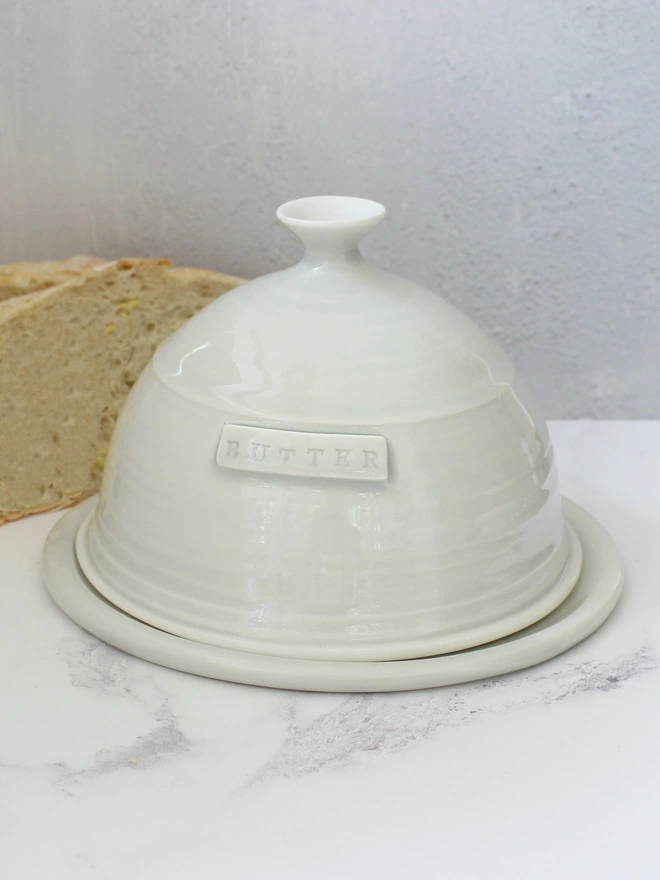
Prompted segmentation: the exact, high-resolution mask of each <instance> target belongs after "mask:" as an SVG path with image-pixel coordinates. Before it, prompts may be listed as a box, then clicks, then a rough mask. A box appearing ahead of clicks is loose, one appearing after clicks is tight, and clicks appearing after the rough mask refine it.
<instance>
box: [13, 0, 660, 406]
mask: <svg viewBox="0 0 660 880" xmlns="http://www.w3.org/2000/svg"><path fill="white" fill-rule="evenodd" d="M659 59H660V5H659V4H658V3H657V2H653V0H629V2H627V3H620V2H618V3H617V2H613V0H600V2H598V0H597V2H586V0H563V2H562V0H499V2H498V0H461V2H460V3H459V2H452V3H440V2H436V0H407V2H392V0H353V2H348V0H336V2H321V0H317V2H313V0H272V2H267V0H263V2H254V0H235V2H230V0H221V2H217V0H215V2H212V0H95V2H91V0H68V2H65V0H23V2H17V0H0V260H2V261H9V260H17V259H39V258H45V257H52V256H65V255H68V254H71V253H75V252H93V253H97V254H100V255H103V256H107V257H116V256H119V255H130V254H146V255H164V256H169V257H171V258H173V259H174V260H176V261H177V262H181V263H193V264H199V265H207V266H210V267H214V268H219V269H223V270H225V271H228V272H232V273H237V274H245V275H256V274H260V273H263V272H266V271H269V270H272V269H274V268H278V267H281V266H284V265H286V264H287V263H289V262H291V261H292V260H293V259H294V258H295V256H296V255H297V253H298V251H297V246H296V244H295V242H294V241H293V239H291V238H290V237H289V236H288V234H287V233H286V232H285V231H284V230H281V229H280V228H279V227H278V225H277V224H276V221H275V219H274V212H275V209H276V207H277V206H278V205H279V204H280V203H281V202H283V201H285V200H287V199H289V198H294V197H299V196H302V195H314V194H327V193H336V194H350V195H364V196H368V197H370V198H374V199H376V200H378V201H381V202H383V203H384V204H385V205H386V206H387V208H388V210H389V217H388V219H387V220H386V222H385V223H384V224H383V225H382V226H380V227H379V228H378V229H377V230H376V231H374V232H373V233H372V234H371V236H370V237H369V239H367V242H366V245H365V252H366V253H367V254H368V255H369V256H371V257H374V258H376V259H377V260H378V261H379V262H380V263H381V264H382V265H383V266H384V267H386V268H389V269H391V270H393V271H396V272H399V273H401V274H404V275H407V276H408V277H411V278H413V279H415V280H416V281H419V282H421V283H423V284H426V285H427V286H430V287H432V288H433V289H435V290H438V291H439V292H441V293H442V294H443V295H444V296H446V297H448V298H449V299H450V300H452V301H453V302H454V303H456V304H458V305H459V306H460V307H461V308H462V309H464V310H465V311H467V312H468V313H470V314H471V315H472V316H473V317H475V318H476V319H477V321H479V322H480V323H481V325H482V326H483V327H484V328H486V329H487V330H489V331H490V332H491V333H494V334H495V335H496V336H497V337H498V339H499V340H500V341H501V342H502V344H503V345H504V346H505V347H506V348H507V350H508V351H509V352H510V353H511V354H512V355H513V357H514V360H515V361H516V362H517V364H518V366H519V368H520V370H521V371H522V373H523V375H525V376H526V378H527V380H528V381H529V383H530V384H531V386H532V387H533V388H534V390H535V391H536V393H537V395H538V396H539V398H540V402H541V405H542V406H543V407H544V409H545V412H546V413H547V415H549V416H550V415H552V416H591V415H595V416H660V306H659V304H658V296H659V294H658V289H659V273H660V235H659V233H660V153H659V146H658V145H659V144H660V60H659Z"/></svg>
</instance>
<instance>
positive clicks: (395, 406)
mask: <svg viewBox="0 0 660 880" xmlns="http://www.w3.org/2000/svg"><path fill="white" fill-rule="evenodd" d="M277 216H278V218H279V219H280V221H281V222H282V223H283V224H284V225H285V226H286V227H287V228H288V229H290V230H291V231H292V232H294V233H295V234H296V235H297V236H298V238H299V239H300V240H301V241H302V243H303V245H304V246H305V254H304V256H303V258H302V260H301V261H300V262H299V263H298V264H297V265H295V266H293V267H291V268H289V269H285V270H283V271H281V272H275V273H274V274H271V275H267V276H265V277H263V278H258V279H256V280H254V281H250V282H248V283H247V284H245V285H242V286H241V287H240V288H237V289H236V290H234V291H230V292H229V293H226V294H225V295H223V296H222V297H220V298H219V299H218V300H217V301H216V302H214V303H212V304H211V305H210V306H209V307H207V308H206V309H204V310H203V311H202V312H200V313H199V314H198V315H197V316H196V317H194V318H193V319H192V320H191V321H189V322H188V323H187V324H186V325H185V326H184V327H183V328H182V329H181V330H180V331H179V332H178V333H176V334H175V335H174V336H173V337H172V338H171V339H169V340H168V341H166V342H165V343H164V344H163V345H162V346H161V347H160V349H159V350H158V352H157V353H156V356H155V358H154V367H155V369H156V372H157V373H158V375H159V376H160V378H161V380H162V381H164V382H165V383H166V384H167V385H169V386H170V387H171V388H172V389H174V390H175V391H176V392H177V393H178V394H181V395H183V396H186V397H189V398H192V399H194V400H198V401H201V402H203V403H205V404H207V405H209V406H214V407H222V408H225V409H230V410H232V411H235V412H236V413H238V414H241V415H243V416H244V417H246V418H250V417H259V418H263V417H267V418H270V419H276V420H277V419H283V420H287V421H289V422H296V421H301V422H308V421H309V420H310V417H311V418H313V421H314V422H318V423H322V424H327V425H333V424H352V425H361V424H387V423H389V422H392V421H396V422H402V421H403V422H405V421H418V420H423V419H427V418H435V417H438V416H443V415H449V414H452V413H457V412H461V411H463V410H466V409H471V408H474V407H476V406H479V405H481V404H484V403H486V402H488V401H490V400H493V399H494V398H496V397H499V396H500V395H501V394H502V393H503V392H504V391H506V390H507V389H508V388H510V386H511V384H512V382H513V379H514V368H513V365H512V364H511V362H510V360H509V359H508V357H507V356H506V355H505V354H504V352H502V351H501V350H500V349H499V348H498V347H497V346H496V345H495V344H494V343H493V342H491V340H490V339H489V338H488V337H487V336H486V334H485V333H483V332H482V331H481V330H480V329H479V327H477V325H476V324H474V323H473V322H472V321H471V320H470V319H469V318H467V317H466V316H465V315H463V314H462V313H461V312H459V311H458V310H457V309H455V308H454V307H453V306H451V305H450V304H449V303H447V302H445V301H444V300H443V299H441V298H440V297H439V296H437V295H436V294H434V293H432V292H431V291H429V290H427V289H425V288H423V287H420V286H419V285H417V284H414V283H412V282H410V281H406V280H404V279H402V278H399V277H397V276H395V275H392V274H390V273H388V272H385V271H383V270H382V269H379V268H377V267H376V266H374V265H372V264H371V263H369V262H368V261H367V260H365V259H364V258H363V257H362V255H361V254H360V252H359V250H358V242H359V240H360V238H361V237H362V236H363V235H364V234H365V233H366V232H368V231H369V230H370V229H371V228H372V227H373V226H374V225H375V224H376V223H378V222H379V221H380V220H382V218H383V217H384V216H385V209H384V208H383V206H382V205H380V204H378V203H377V202H372V201H369V200H366V199H358V198H344V197H336V196H324V197H316V198H306V199H298V200H296V201H292V202H287V204H285V205H283V206H282V207H281V208H280V209H279V211H278V213H277Z"/></svg>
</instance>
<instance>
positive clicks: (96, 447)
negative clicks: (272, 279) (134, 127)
mask: <svg viewBox="0 0 660 880" xmlns="http://www.w3.org/2000/svg"><path fill="white" fill-rule="evenodd" d="M97 263H98V261H93V262H91V263H90V264H88V265H87V266H86V267H79V268H78V269H76V270H74V274H73V277H72V279H71V280H68V281H66V282H65V283H61V284H58V285H56V286H51V287H46V288H45V289H43V284H42V289H39V271H38V270H37V269H34V270H30V269H26V268H25V264H18V265H22V267H23V268H22V269H21V270H20V272H18V275H17V276H16V277H20V278H22V279H23V281H21V282H20V283H18V284H17V287H18V289H17V290H16V291H15V293H16V294H19V295H14V296H13V297H11V298H6V299H5V300H4V302H0V524H2V523H3V522H7V521H9V520H13V519H18V518H20V517H23V516H27V515H29V514H32V513H39V512H41V511H45V510H52V509H54V508H59V507H66V506H68V505H71V504H74V503H75V502H76V501H79V500H81V499H82V498H86V497H88V496H89V495H91V494H93V493H94V492H96V491H97V490H98V488H99V484H100V478H101V474H102V471H103V463H104V458H105V453H106V451H107V448H108V442H109V440H110V436H111V434H112V430H113V428H114V425H115V422H116V420H117V416H118V414H119V411H120V409H121V406H122V404H123V402H124V399H125V397H126V395H127V394H128V392H129V390H130V388H131V386H132V385H133V383H134V382H135V380H136V379H137V377H138V375H139V374H140V372H141V371H142V369H143V368H144V367H145V366H146V364H147V363H148V361H149V359H150V358H151V355H152V354H153V352H154V350H155V348H156V347H157V345H158V344H159V343H160V342H161V341H162V340H163V339H164V338H166V337H167V336H169V335H170V334H171V333H173V332H174V331H175V330H177V329H178V328H179V327H180V326H181V325H182V324H183V323H184V322H185V321H186V320H188V318H190V317H192V316H193V315H194V314H195V313H196V312H198V311H199V310H200V309H202V308H203V307H204V306H206V305H207V304H208V303H210V302H211V301H212V300H214V299H215V298H216V297H218V296H219V295H220V294H222V293H224V292H225V291H227V290H230V289H231V288H233V287H236V286H237V285H238V284H240V283H241V282H242V279H239V278H233V277H230V276H228V275H221V274H218V273H216V272H211V271H208V270H203V269H184V268H175V267H173V266H172V265H171V264H170V263H169V262H167V261H164V260H141V259H126V260H119V261H117V262H113V263H101V264H100V265H96V264H97ZM53 265H55V264H50V267H51V268H49V270H48V272H47V273H46V274H47V275H48V277H49V278H51V279H52V278H54V277H55V274H56V272H57V271H61V270H54V269H52V266H53ZM59 265H60V266H62V264H59ZM5 269H6V267H0V277H3V276H4V277H7V276H8V275H9V274H10V273H9V272H6V271H5ZM13 271H14V274H15V275H16V273H17V270H16V269H14V270H13ZM64 271H71V266H69V268H68V269H66V268H65V269H64ZM27 278H33V279H34V280H33V281H32V282H30V283H32V284H33V285H36V289H35V286H33V287H32V292H26V287H27V282H25V279H27ZM42 280H43V279H42ZM21 284H22V285H23V286H22V287H21Z"/></svg>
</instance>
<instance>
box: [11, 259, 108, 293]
mask: <svg viewBox="0 0 660 880" xmlns="http://www.w3.org/2000/svg"><path fill="white" fill-rule="evenodd" d="M106 262H107V260H101V259H99V258H98V257H84V256H79V257H70V258H69V259H68V260H49V261H47V262H43V263H7V264H6V265H4V266H0V302H2V301H3V300H6V299H9V298H10V297H12V296H19V295H20V294H22V293H35V292H36V291H37V290H46V289H47V288H48V287H55V285H57V284H63V283H64V282H65V281H71V280H72V279H73V278H78V277H80V276H81V275H84V274H85V272H87V271H88V270H89V269H92V268H93V267H94V266H101V265H103V263H106Z"/></svg>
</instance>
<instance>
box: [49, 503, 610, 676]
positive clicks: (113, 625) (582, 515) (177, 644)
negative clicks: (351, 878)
mask: <svg viewBox="0 0 660 880" xmlns="http://www.w3.org/2000/svg"><path fill="white" fill-rule="evenodd" d="M95 503H96V502H95V499H93V498H92V499H89V500H88V501H86V502H84V504H83V505H81V506H80V507H74V508H73V510H71V511H69V513H67V514H66V515H65V516H64V517H63V518H62V519H60V520H59V522H58V523H57V524H56V525H55V528H54V529H53V530H52V531H51V533H50V535H49V536H48V542H47V544H46V549H45V552H44V576H45V579H46V584H47V586H48V589H49V590H50V593H51V595H52V597H53V599H54V600H55V601H56V602H57V604H58V605H59V606H60V607H61V608H62V609H63V610H64V611H65V612H66V613H67V614H68V615H69V616H70V617H71V618H72V619H73V620H75V621H76V622H77V623H79V624H80V625H81V626H83V627H84V628H85V629H87V630H89V632H91V633H93V634H94V635H96V636H98V637H99V638H100V639H103V640H104V641H106V642H108V643H109V644H111V645H114V646H115V647H117V648H120V649H121V650H123V651H128V653H130V654H135V656H136V657H142V658H143V659H144V660H150V661H151V662H152V663H159V664H161V665H162V666H169V667H171V668H172V669H180V670H182V671H183V672H192V673H195V674H196V675H205V676H208V677H210V678H220V679H224V680H225V681H235V682H241V683H243V684H257V685H263V686H266V687H277V688H295V689H297V690H305V691H343V692H348V693H355V692H357V693H361V692H365V691H400V690H413V689H415V688H429V687H438V686H440V685H453V684H459V683H460V682H465V681H473V680H475V679H479V678H489V677H492V676H495V675H502V674H503V673H505V672H513V671H515V670H516V669H523V668H524V667H526V666H532V665H534V664H535V663H542V662H543V661H544V660H549V659H550V658H551V657H555V656H556V655H557V654H560V653H561V652H562V651H566V650H567V649H568V648H571V647H572V646H573V645H575V644H577V642H579V641H581V640H582V639H584V638H586V637H587V636H588V635H590V634H591V633H592V632H594V630H596V629H597V628H598V627H599V626H600V625H601V624H602V623H603V621H604V620H605V619H606V618H607V617H608V615H609V614H610V612H611V611H612V609H613V608H614V606H615V605H616V602H617V599H618V598H619V595H620V593H621V585H622V566H621V559H620V558H619V554H618V552H617V549H616V547H615V546H614V542H613V541H612V539H611V538H610V536H609V535H608V534H607V532H606V531H605V529H603V527H602V526H601V525H599V524H598V523H597V522H596V520H595V519H594V518H593V517H592V516H590V515H589V514H588V513H587V512H586V511H585V510H583V509H582V508H580V507H578V506H577V504H573V503H572V502H570V501H567V500H565V501H564V509H565V513H566V518H567V520H568V522H569V523H570V524H571V526H572V529H574V530H575V533H576V534H577V535H578V537H579V540H580V543H581V545H582V547H583V550H584V565H583V567H582V571H581V573H580V577H579V579H578V582H577V584H576V585H575V588H574V589H573V590H572V592H571V593H570V595H569V596H568V598H567V599H565V600H564V601H563V602H562V603H561V605H559V606H558V607H557V608H555V610H554V611H552V612H551V613H550V614H548V615H547V616H546V617H544V618H543V619H542V620H540V621H538V622H537V623H535V624H533V625H532V626H530V627H527V628H526V629H524V630H521V631H520V632H517V633H514V634H513V635H511V636H508V637H506V638H504V639H500V640H499V641H496V642H491V643H489V644H487V645H481V646H479V647H476V648H471V649H469V650H467V651H459V652H458V653H456V654H442V655H440V656H438V657H425V658H423V659H421V660H394V661H391V662H385V663H378V662H377V663H370V662H365V661H361V662H353V663H351V662H342V661H337V660H296V659H291V658H284V657H272V656H268V655H266V654H258V653H247V652H242V651H232V650H230V649H227V648H219V647H215V646H214V645H204V644H201V643H200V642H194V641H189V640H188V639H182V638H180V637H178V636H173V635H170V634H169V633H166V632H163V631H162V630H160V629H155V628H154V627H152V626H149V625H148V624H146V623H142V622H140V621H139V620H135V618H133V617H130V616H129V615H128V614H126V613H125V612H123V611H120V610H119V609H118V608H116V607H115V606H114V605H111V604H110V603H108V601H107V600H106V599H104V598H103V597H102V596H101V595H100V594H99V593H98V592H97V591H96V590H95V589H94V587H93V586H92V585H91V584H90V582H89V581H88V580H87V578H86V577H85V575H84V574H83V573H82V571H81V569H80V566H79V565H78V563H77V560H76V554H75V552H74V539H75V535H76V532H77V530H78V528H79V525H80V523H81V522H82V521H83V520H84V519H85V518H86V516H88V514H89V511H90V510H92V509H93V507H94V504H95Z"/></svg>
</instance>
